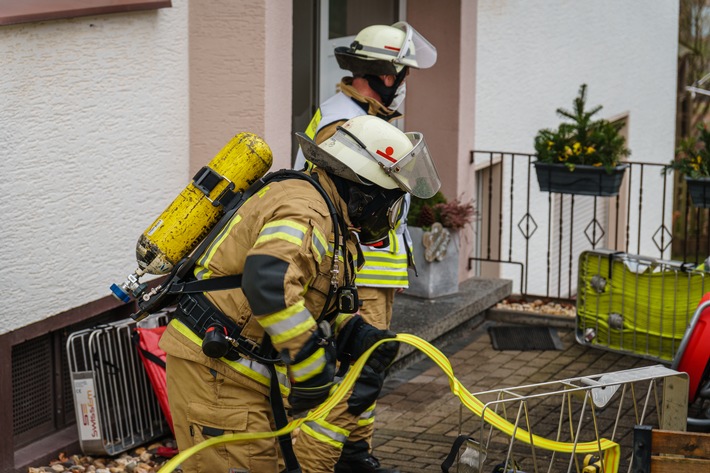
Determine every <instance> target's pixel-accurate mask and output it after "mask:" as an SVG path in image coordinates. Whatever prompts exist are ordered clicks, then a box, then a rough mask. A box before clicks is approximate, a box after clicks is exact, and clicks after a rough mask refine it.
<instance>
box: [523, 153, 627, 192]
mask: <svg viewBox="0 0 710 473" xmlns="http://www.w3.org/2000/svg"><path fill="white" fill-rule="evenodd" d="M533 165H534V166H535V172H536V173H537V182H538V184H539V185H540V190H541V191H545V192H557V193H560V194H575V195H594V196H601V197H611V196H615V195H618V194H619V187H621V182H622V181H623V179H624V173H625V172H626V168H627V167H629V165H628V164H620V165H619V166H616V167H615V168H614V171H613V172H612V173H611V174H609V173H608V172H607V171H606V169H604V168H603V167H596V166H587V165H583V164H578V165H576V166H575V168H574V171H570V170H569V168H568V167H567V166H565V165H564V164H554V163H541V162H535V163H533Z"/></svg>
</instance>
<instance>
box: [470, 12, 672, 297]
mask: <svg viewBox="0 0 710 473" xmlns="http://www.w3.org/2000/svg"><path fill="white" fill-rule="evenodd" d="M478 5H479V12H478V23H477V28H478V29H477V39H478V43H477V44H478V47H477V65H476V68H477V69H476V76H475V81H476V121H475V148H476V149H479V150H501V151H516V152H527V153H534V148H533V138H534V136H535V134H536V132H537V131H538V130H539V129H540V128H548V127H549V128H554V127H556V126H557V124H558V123H559V121H560V119H559V118H558V116H557V115H556V113H555V110H556V109H557V108H558V107H564V108H567V109H569V108H570V107H571V105H572V101H573V99H574V98H575V97H576V95H577V91H578V89H579V86H580V85H581V84H582V83H586V84H588V105H589V106H593V105H598V104H601V105H603V107H604V108H603V110H602V111H601V112H600V114H599V115H598V116H599V117H600V118H613V117H617V116H619V115H622V114H628V116H629V123H628V127H629V128H628V132H629V140H628V143H627V145H628V147H629V148H630V149H631V151H632V155H631V156H630V158H629V159H630V160H633V161H644V162H658V163H667V162H669V161H670V160H671V159H672V156H673V148H674V133H675V129H674V127H675V93H676V55H677V36H678V2H677V1H653V2H649V1H646V0H628V1H624V2H618V1H615V0H599V1H594V2H570V1H564V0H555V1H550V0H532V1H531V0H505V1H500V0H479V1H478ZM507 179H509V176H507V175H506V180H507ZM532 179H533V180H534V179H535V176H534V174H533V176H532ZM659 179H660V176H659V173H658V172H657V171H656V170H654V172H653V173H649V174H648V175H647V176H646V177H645V181H644V187H645V188H646V199H647V201H646V204H647V206H649V205H650V206H652V207H651V209H652V210H653V211H654V212H655V214H656V215H657V218H655V219H654V218H648V217H647V216H646V214H644V221H643V223H642V224H643V227H642V233H644V234H645V235H650V234H653V232H655V230H656V229H657V228H658V226H659V224H660V215H661V210H662V209H661V204H660V201H659V202H655V203H652V202H651V201H650V200H648V199H650V198H651V197H652V195H653V193H654V192H653V189H654V183H656V184H657V183H658V180H659ZM518 182H520V181H518ZM532 189H533V197H534V198H536V199H537V200H536V201H535V205H537V206H540V205H543V206H544V209H545V212H544V215H542V217H543V219H539V218H536V220H537V224H538V225H539V226H541V227H542V228H546V227H547V221H546V209H547V194H544V195H543V194H541V193H539V191H537V182H536V181H535V182H533V186H532ZM649 190H651V192H649ZM505 198H506V199H507V195H506V196H505ZM525 198H526V195H525V193H524V192H517V193H515V195H514V202H513V205H512V207H510V206H509V205H510V203H509V202H507V200H506V202H505V204H504V205H505V207H504V208H516V209H521V207H522V208H523V209H524V204H525ZM634 204H635V203H634ZM670 205H671V203H670V202H667V203H666V209H665V210H666V219H668V218H669V215H670V214H669V211H670ZM522 215H523V214H522V213H520V214H519V215H516V216H515V217H514V219H513V220H514V225H515V224H517V222H518V221H519V220H520V218H522ZM507 218H508V216H507V215H506V220H507ZM667 221H668V220H667ZM585 225H586V224H585ZM635 225H636V222H633V221H632V228H635ZM580 231H583V227H582V228H580ZM538 234H541V232H538ZM506 238H507V237H506ZM632 238H635V235H632ZM546 243H547V242H546V239H545V237H541V238H537V239H535V238H533V239H532V240H531V251H530V254H532V255H536V254H537V255H541V258H542V257H543V256H542V255H544V254H545V252H546ZM507 244H508V242H507V241H504V242H503V245H504V247H505V248H506V249H507ZM649 244H650V241H649ZM644 245H647V244H646V243H644ZM633 248H634V249H635V248H636V243H634V244H633ZM516 251H518V249H516ZM651 251H657V250H655V248H652V247H651V246H643V245H642V251H641V252H642V253H644V252H651ZM654 254H655V253H654ZM518 256H519V255H518ZM543 263H544V260H543ZM532 264H533V265H534V264H535V263H534V262H532ZM537 267H538V268H539V267H544V266H540V265H537ZM516 274H517V269H514V268H509V269H506V270H505V271H504V274H503V275H504V276H505V277H511V278H514V279H518V278H516V277H515V275H516ZM533 279H534V278H533ZM517 288H518V286H516V288H515V289H516V290H517Z"/></svg>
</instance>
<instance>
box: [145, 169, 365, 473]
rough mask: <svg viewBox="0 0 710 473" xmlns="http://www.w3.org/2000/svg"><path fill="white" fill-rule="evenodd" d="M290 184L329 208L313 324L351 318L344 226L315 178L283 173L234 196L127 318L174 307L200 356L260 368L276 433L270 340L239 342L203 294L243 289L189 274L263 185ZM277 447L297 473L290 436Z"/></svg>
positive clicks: (237, 283) (235, 281) (237, 280)
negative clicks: (299, 183)
mask: <svg viewBox="0 0 710 473" xmlns="http://www.w3.org/2000/svg"><path fill="white" fill-rule="evenodd" d="M292 178H295V179H302V180H305V181H307V182H309V183H310V184H311V185H313V187H314V188H315V189H316V190H317V191H318V192H319V193H320V195H321V196H322V197H323V200H324V201H325V203H326V205H327V206H328V212H329V213H330V217H331V219H332V220H333V236H334V241H335V251H334V255H333V265H332V268H331V271H330V272H331V284H330V286H329V290H328V295H327V297H326V300H325V304H324V305H323V309H322V311H321V314H320V316H319V317H318V320H326V321H328V322H330V320H332V318H334V317H335V315H337V313H339V312H346V313H354V312H356V311H357V310H358V307H359V302H358V298H357V288H356V287H355V285H354V284H353V281H352V279H351V276H350V274H349V271H348V263H347V261H345V264H344V266H345V267H344V280H345V285H344V286H342V287H338V274H339V272H340V270H339V269H338V265H339V263H338V257H339V255H340V252H341V251H342V253H343V255H346V254H347V249H346V239H345V228H344V227H343V225H344V224H343V222H342V221H341V219H340V218H338V213H337V210H336V208H335V205H334V204H333V202H332V200H331V199H330V197H329V196H328V194H327V193H326V192H325V190H324V189H323V186H321V184H320V183H319V182H318V180H317V176H315V177H313V176H310V175H308V174H305V173H302V172H298V171H292V170H288V169H282V170H280V171H276V172H273V173H270V174H268V175H266V176H265V177H262V178H261V179H259V180H258V181H256V182H255V183H254V184H252V185H251V186H250V187H249V188H248V189H247V190H246V191H244V192H243V193H239V194H235V196H234V198H233V199H232V200H231V201H230V202H229V203H227V204H225V209H226V211H225V214H224V216H223V217H222V218H221V219H220V220H219V221H218V222H217V224H216V225H215V226H214V227H213V228H212V230H210V232H209V234H208V235H207V237H205V239H204V240H203V241H202V242H201V243H200V244H199V245H198V247H197V248H196V249H195V251H193V252H192V254H191V255H190V256H189V257H187V258H183V260H181V261H180V262H178V264H176V265H175V268H173V270H172V271H171V273H170V274H169V275H168V277H167V278H166V280H165V282H164V283H163V284H161V285H160V286H158V287H156V288H155V289H153V290H152V291H150V292H149V293H147V294H144V295H143V296H142V298H141V299H140V300H139V301H138V306H139V308H140V310H139V311H138V312H136V313H135V314H133V315H132V316H131V317H132V318H133V319H135V320H141V319H143V318H145V317H146V316H147V315H148V314H151V313H154V312H157V311H158V310H160V309H162V308H164V307H166V306H168V305H171V304H173V303H175V302H177V310H176V311H175V317H176V318H177V319H178V320H179V321H180V322H182V323H183V324H184V325H186V326H187V327H188V328H189V329H190V330H191V331H192V332H194V333H195V334H196V335H198V336H199V337H200V338H201V339H202V351H203V353H204V354H205V355H207V356H209V357H210V358H222V357H225V358H226V359H228V360H231V361H234V360H237V359H239V358H241V357H247V358H250V359H253V360H255V361H257V362H259V363H262V364H264V365H265V366H266V367H267V369H268V370H269V372H270V374H271V382H270V383H269V384H270V387H269V400H270V403H271V409H272V411H273V414H274V421H275V424H276V428H277V429H281V428H283V427H284V426H286V425H287V424H288V418H287V416H286V410H285V407H284V404H283V399H282V397H281V392H280V389H279V383H278V382H276V379H277V376H276V368H275V365H276V364H277V363H281V362H282V360H281V358H279V357H278V356H276V357H274V355H273V352H274V350H273V344H272V343H271V339H270V337H269V336H268V334H265V335H264V339H263V340H262V343H261V345H259V344H257V343H256V342H254V341H252V340H250V339H248V338H246V337H243V336H242V335H241V331H242V329H243V327H240V326H239V325H238V324H237V323H235V322H234V321H233V320H232V319H230V318H229V317H227V316H226V315H225V314H224V313H223V312H221V311H220V310H219V309H217V308H216V307H215V306H214V305H213V304H212V303H211V302H210V301H209V300H208V299H207V297H205V295H204V294H203V293H204V292H209V291H221V290H225V289H236V288H239V287H241V285H242V275H241V274H236V275H230V276H222V277H218V278H214V279H207V280H196V279H194V276H192V269H193V268H194V266H195V263H196V261H197V259H198V257H199V256H200V255H202V254H203V253H204V251H206V250H207V248H208V246H209V245H210V244H211V243H212V242H213V241H214V239H215V238H216V237H217V235H218V234H219V233H220V232H221V231H222V229H223V228H224V227H225V225H227V223H228V222H229V221H230V220H231V218H232V217H233V216H234V214H235V213H236V212H237V211H238V210H239V208H240V207H241V206H242V205H243V204H244V202H246V201H247V200H248V199H249V198H250V197H251V196H252V195H254V194H255V193H257V192H258V191H259V190H261V189H262V188H263V187H264V186H265V185H266V184H267V183H269V182H278V181H282V180H285V179H292ZM341 233H342V234H343V238H342V240H341V238H340V235H341ZM338 244H340V247H338ZM344 259H345V258H344ZM336 296H337V297H336ZM333 297H336V310H334V311H331V312H330V313H329V312H328V309H329V307H330V305H331V304H332V302H333ZM279 444H280V446H281V451H282V453H283V455H284V461H285V463H286V467H287V471H288V472H289V473H298V472H300V471H301V469H300V466H299V465H298V460H297V459H296V456H295V454H294V453H293V447H292V443H291V436H290V435H289V434H286V435H282V436H280V437H279Z"/></svg>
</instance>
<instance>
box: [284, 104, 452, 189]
mask: <svg viewBox="0 0 710 473" xmlns="http://www.w3.org/2000/svg"><path fill="white" fill-rule="evenodd" d="M296 136H297V137H298V140H299V143H300V145H301V149H302V150H303V154H304V155H305V157H306V159H307V160H309V161H311V162H312V163H313V164H315V165H316V166H318V167H320V168H323V169H324V170H326V171H328V172H331V173H333V174H335V175H337V176H340V177H342V178H344V179H348V180H350V181H353V182H357V183H360V184H366V185H373V184H374V185H377V186H380V187H382V188H384V189H396V188H400V189H401V190H403V191H405V192H409V193H411V194H412V195H414V196H416V197H419V198H422V199H427V198H429V197H431V196H433V195H434V194H436V192H437V191H438V190H439V188H440V187H441V181H440V179H439V174H438V173H437V171H436V167H435V166H434V162H433V161H432V159H431V155H430V154H429V149H428V148H427V145H426V142H425V141H424V136H423V135H422V134H421V133H418V132H410V133H404V132H402V131H400V130H399V129H398V128H397V127H396V126H394V125H392V124H390V123H388V122H386V121H385V120H382V119H381V118H377V117H375V116H372V115H361V116H358V117H355V118H352V119H350V120H348V121H347V122H345V123H344V124H343V125H342V126H340V127H338V130H337V131H336V132H335V134H334V135H333V136H332V137H330V138H329V139H327V140H325V141H324V142H323V143H321V144H320V145H316V144H315V143H314V142H313V141H311V140H310V139H309V138H308V137H307V136H306V135H305V134H303V133H296Z"/></svg>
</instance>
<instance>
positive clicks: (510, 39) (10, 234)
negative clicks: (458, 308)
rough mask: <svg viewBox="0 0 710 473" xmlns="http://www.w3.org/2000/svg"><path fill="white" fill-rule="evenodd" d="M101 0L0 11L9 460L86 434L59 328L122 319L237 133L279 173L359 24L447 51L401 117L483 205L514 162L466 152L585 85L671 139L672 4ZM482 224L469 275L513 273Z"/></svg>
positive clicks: (449, 177) (503, 139)
mask: <svg viewBox="0 0 710 473" xmlns="http://www.w3.org/2000/svg"><path fill="white" fill-rule="evenodd" d="M29 3H32V4H33V6H34V7H36V6H37V4H40V7H41V6H42V3H43V2H29ZM63 3H64V2H63ZM66 3H68V4H71V3H72V2H66ZM77 3H82V2H77ZM91 3H96V4H97V5H98V6H97V7H96V9H88V8H84V9H83V10H82V9H81V8H78V9H68V10H65V11H54V10H52V8H53V6H52V2H47V3H46V5H44V9H42V8H39V9H38V10H33V11H23V7H26V6H27V5H25V4H24V3H23V2H7V4H8V5H7V6H4V5H3V6H0V52H1V53H2V57H3V62H2V63H3V67H2V68H1V69H0V78H2V80H0V110H2V112H3V113H1V114H0V145H1V146H0V153H2V158H3V159H2V160H0V169H1V171H0V176H2V180H0V188H1V189H2V195H3V197H4V198H3V199H2V202H0V214H1V215H2V217H3V224H2V225H1V226H0V242H1V243H2V245H1V246H0V256H1V257H2V259H3V261H4V262H5V271H3V273H2V274H1V275H0V289H2V292H1V293H2V299H3V300H4V301H5V304H4V307H3V309H2V310H1V311H0V360H1V361H0V379H2V380H3V381H4V382H3V383H2V385H0V400H1V401H2V402H4V403H5V404H6V405H10V403H12V406H13V409H11V410H10V409H5V410H4V411H0V426H1V427H2V428H4V429H5V431H12V432H13V436H12V438H13V440H12V442H2V443H0V471H13V470H15V469H18V470H20V469H22V467H24V466H26V465H28V464H30V463H31V462H32V461H34V460H37V458H38V457H39V456H41V455H42V454H44V452H47V453H46V454H50V453H51V452H52V451H57V450H56V449H60V448H64V447H66V446H67V445H76V426H75V424H74V413H73V411H72V401H71V387H70V386H69V385H68V380H67V379H66V372H65V369H66V367H65V360H64V361H63V360H62V357H63V356H64V355H63V352H64V346H63V343H64V342H65V340H66V336H67V334H68V333H70V332H71V331H72V330H75V329H77V328H79V327H83V326H87V325H88V324H91V323H94V322H95V321H97V320H115V319H118V318H121V317H126V316H127V315H128V314H129V313H130V312H131V310H132V307H131V306H130V304H129V305H123V304H121V303H120V302H119V301H117V300H115V299H114V298H113V297H112V296H110V295H109V294H110V292H109V286H110V285H111V284H112V283H120V282H122V281H123V279H124V278H125V277H126V275H128V274H130V273H131V272H133V271H134V270H135V269H136V261H135V256H134V248H135V245H136V242H137V239H138V237H139V235H140V234H141V233H142V232H143V231H144V230H145V229H146V227H147V226H148V225H149V224H150V223H151V222H152V221H153V220H154V219H155V217H156V216H157V215H159V214H160V212H162V210H163V209H164V208H165V207H166V206H167V205H168V204H169V203H170V202H171V201H172V200H173V199H174V197H175V196H176V195H177V194H178V193H179V192H180V191H181V190H182V189H183V188H184V187H185V186H186V185H187V183H188V182H189V181H190V179H191V177H192V176H193V175H194V174H195V172H196V171H197V170H198V169H200V168H201V167H202V166H203V165H205V164H206V163H207V162H209V161H210V160H211V159H212V157H213V156H214V155H215V154H216V153H217V152H218V151H219V150H220V149H221V148H222V146H224V144H226V143H227V142H228V141H229V139H230V138H231V137H232V136H234V135H235V134H236V133H238V132H241V131H249V132H253V133H255V134H257V135H259V136H261V137H263V138H264V139H265V141H266V142H267V143H268V144H269V146H270V148H271V150H272V152H273V155H274V165H273V167H272V169H273V170H276V169H280V168H288V167H290V166H291V162H292V158H293V156H294V154H295V145H294V141H293V139H292V132H293V131H300V130H303V129H304V128H305V125H306V124H307V123H308V121H309V120H310V117H311V115H312V113H313V111H314V110H315V107H317V104H318V103H319V102H320V101H321V100H322V99H324V98H325V97H326V96H327V95H328V94H329V93H332V92H334V83H335V82H336V81H337V79H338V78H339V75H347V73H344V72H343V71H338V70H337V68H335V69H334V68H333V63H334V61H333V60H332V46H333V44H342V43H345V44H348V41H351V37H352V36H353V35H354V34H355V33H356V32H357V31H359V29H360V28H361V27H364V26H366V25H368V24H372V23H384V24H391V23H394V22H395V21H399V20H406V21H408V22H410V23H411V24H412V25H414V26H415V28H416V29H417V30H418V31H420V32H421V33H422V34H423V35H424V36H425V37H427V39H429V40H430V41H431V42H432V43H433V44H434V45H435V46H436V47H437V49H438V54H439V56H438V61H437V63H436V65H435V66H434V67H433V68H431V69H429V70H426V71H414V72H413V73H412V74H411V76H410V78H409V80H408V95H407V101H406V103H405V108H404V111H405V118H404V124H403V128H404V129H406V130H415V131H421V132H423V133H424V134H425V136H426V139H427V143H428V145H429V147H430V149H431V150H432V154H433V157H434V159H435V160H436V162H437V166H438V168H439V171H440V174H441V178H442V181H443V191H444V193H445V194H446V196H447V197H448V198H450V199H453V198H461V199H463V200H468V199H475V200H476V201H477V202H478V201H480V202H483V200H484V198H483V195H482V189H483V188H484V186H483V183H484V181H485V179H486V176H487V174H486V173H491V172H495V173H498V174H500V175H510V174H514V173H516V172H520V169H517V170H511V169H509V168H504V167H500V168H496V164H495V163H491V162H488V163H486V162H484V161H485V160H482V161H480V162H479V161H476V160H473V161H474V162H472V155H473V153H472V151H473V150H494V151H520V152H527V153H532V150H533V146H532V143H533V137H534V134H535V132H536V131H537V130H538V129H539V128H543V127H552V126H555V125H556V123H557V120H558V119H557V117H556V116H555V113H554V111H555V109H556V108H557V107H559V106H568V104H571V102H572V99H573V98H574V96H575V94H576V92H577V89H578V88H579V86H580V84H582V83H587V84H588V86H589V95H590V104H603V105H604V109H603V118H609V119H623V120H625V123H626V125H625V133H626V134H627V136H628V145H629V147H630V148H631V150H632V153H633V154H632V157H633V158H636V157H639V158H642V160H643V161H653V162H659V163H660V162H666V161H668V160H669V159H670V156H671V155H672V152H673V145H674V144H673V137H674V123H675V118H674V117H675V89H676V83H675V77H676V73H675V70H676V53H677V27H678V26H677V25H678V21H677V19H678V3H677V2H665V1H664V2H650V3H649V2H646V1H643V0H634V1H627V2H614V1H612V0H604V1H601V2H594V3H593V4H589V5H587V4H586V3H583V2H582V3H580V2H564V1H561V0H559V1H553V2H550V1H543V0H537V1H523V0H509V1H504V2H501V1H494V0H478V1H476V0H443V1H437V2H431V1H427V0H406V1H404V0H402V1H394V0H393V1H375V0H368V1H360V2H356V1H354V0H350V1H346V0H342V1H325V0H319V1H304V0H293V1H291V2H287V1H280V0H259V1H257V0H237V1H235V0H211V1H209V2H199V1H195V0H191V1H188V0H172V1H157V2H150V1H136V0H134V1H131V0H126V1H125V2H116V1H110V2H109V1H106V2H102V1H101V0H97V1H96V2H91ZM121 3H123V4H122V5H120V8H118V7H117V6H116V4H121ZM101 5H103V9H102V7H101ZM83 6H85V4H84V5H83ZM506 173H508V174H506ZM498 174H497V175H498ZM506 182H507V181H506ZM646 185H648V183H647V184H646ZM518 198H521V195H519V194H517V193H515V192H508V191H506V192H505V195H504V196H502V197H500V198H499V199H498V200H497V203H496V204H495V205H497V206H500V207H501V208H510V209H516V208H518V209H519V207H520V205H519V203H518V202H517V199H518ZM536 198H537V199H538V200H537V201H534V202H536V203H534V205H538V206H545V205H547V197H546V196H544V195H538V196H537V197H536ZM517 219H518V215H517V214H516V222H515V223H517ZM644 224H648V225H651V223H648V222H644ZM540 225H541V226H542V225H545V222H544V221H541V222H540ZM481 231H482V227H481V226H480V225H479V226H474V228H471V229H467V230H466V233H465V234H464V235H463V236H462V238H461V240H460V241H461V245H462V246H461V251H460V254H461V261H460V278H461V279H466V278H469V277H471V276H474V275H477V274H479V273H481V274H486V275H490V276H495V277H510V278H515V277H517V276H516V273H515V271H512V272H511V270H510V269H509V268H506V266H505V265H500V266H498V267H496V268H492V267H490V266H487V267H486V268H482V267H478V266H473V267H471V265H470V261H469V258H470V257H471V256H472V255H475V254H479V253H480V252H481V248H480V241H481V238H480V232H481ZM505 235H506V233H505V232H503V237H502V238H501V239H500V245H501V246H505V245H506V244H507V243H508V240H506V239H508V238H512V237H507V236H505ZM477 245H479V247H477ZM540 251H542V249H540ZM477 252H478V253H477ZM45 367H46V369H45ZM40 386H50V389H49V390H46V389H45V390H42V389H40V388H39V387H40ZM38 392H39V393H40V394H38ZM29 393H31V398H28V397H27V396H28V395H29ZM28 399H29V400H28ZM38 406H40V407H41V408H39V409H38V408H37V407H38ZM38 412H39V413H38ZM40 444H41V445H42V447H41V448H39V447H38V445H40ZM53 449H55V450H53Z"/></svg>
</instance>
